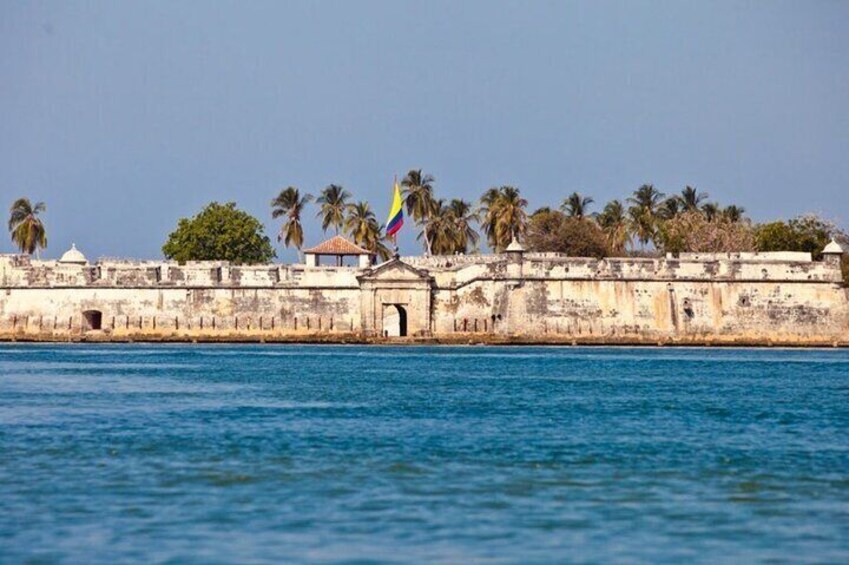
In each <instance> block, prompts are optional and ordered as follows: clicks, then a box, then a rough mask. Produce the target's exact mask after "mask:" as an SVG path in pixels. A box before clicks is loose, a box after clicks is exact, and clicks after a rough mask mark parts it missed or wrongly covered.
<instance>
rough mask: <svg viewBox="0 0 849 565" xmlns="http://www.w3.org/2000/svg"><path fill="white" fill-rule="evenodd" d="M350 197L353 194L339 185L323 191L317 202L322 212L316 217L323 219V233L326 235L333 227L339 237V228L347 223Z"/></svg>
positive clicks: (332, 185) (329, 186) (330, 186)
mask: <svg viewBox="0 0 849 565" xmlns="http://www.w3.org/2000/svg"><path fill="white" fill-rule="evenodd" d="M350 197H351V194H350V193H349V192H348V191H347V190H345V189H344V188H342V187H341V186H339V185H338V184H330V185H327V187H326V188H325V189H324V190H322V191H321V196H319V197H318V199H317V200H316V203H318V204H319V205H320V206H321V210H319V212H318V214H316V217H320V218H321V229H322V231H324V232H325V233H326V232H327V228H328V227H330V226H333V228H334V229H335V230H336V235H339V228H341V227H342V225H343V224H344V223H345V209H346V206H347V200H348V198H350Z"/></svg>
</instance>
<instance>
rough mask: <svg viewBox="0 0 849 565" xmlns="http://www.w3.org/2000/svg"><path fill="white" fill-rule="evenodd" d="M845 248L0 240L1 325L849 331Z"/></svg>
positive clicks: (770, 341)
mask: <svg viewBox="0 0 849 565" xmlns="http://www.w3.org/2000/svg"><path fill="white" fill-rule="evenodd" d="M840 258H841V255H840V253H827V254H826V255H825V257H824V259H823V260H822V261H813V260H812V259H811V257H810V255H808V254H804V253H763V254H755V253H750V254H718V255H713V254H681V256H679V257H671V256H669V257H666V258H661V259H635V258H609V259H601V260H597V259H587V258H575V257H566V256H562V255H558V254H531V253H525V252H524V251H521V250H513V251H510V252H507V253H503V254H499V255H469V256H457V257H403V258H398V259H393V260H391V261H388V262H386V263H383V264H380V265H376V266H371V267H329V266H307V265H300V264H296V265H278V264H274V265H260V266H234V265H230V264H228V263H226V262H197V263H191V262H190V263H187V264H184V265H178V264H176V263H173V262H163V261H117V260H101V261H98V262H96V263H94V264H90V263H88V262H86V261H85V260H84V258H83V259H82V260H81V261H76V262H66V261H61V260H60V261H33V260H31V259H30V258H29V257H26V256H20V255H0V339H4V340H12V339H14V340H41V341H68V340H81V339H85V340H102V341H110V340H115V341H125V340H162V341H169V340H177V341H180V340H182V341H190V340H198V341H361V340H368V341H371V340H375V341H379V340H383V339H387V338H389V339H392V338H395V337H403V336H406V337H407V339H411V340H415V339H418V340H423V341H436V342H469V341H471V342H493V343H500V342H517V343H527V342H536V343H610V344H619V343H633V344H716V345H722V344H747V345H828V346H832V345H843V346H849V291H847V289H846V288H845V287H844V285H843V283H842V279H841V274H840Z"/></svg>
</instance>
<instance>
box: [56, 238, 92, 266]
mask: <svg viewBox="0 0 849 565" xmlns="http://www.w3.org/2000/svg"><path fill="white" fill-rule="evenodd" d="M59 262H60V263H70V264H72V265H85V264H86V263H88V260H87V259H86V258H85V255H83V254H82V253H80V250H79V249H77V245H76V244H75V243H72V244H71V248H70V249H69V250H67V251H65V253H64V254H63V255H62V258H61V259H59Z"/></svg>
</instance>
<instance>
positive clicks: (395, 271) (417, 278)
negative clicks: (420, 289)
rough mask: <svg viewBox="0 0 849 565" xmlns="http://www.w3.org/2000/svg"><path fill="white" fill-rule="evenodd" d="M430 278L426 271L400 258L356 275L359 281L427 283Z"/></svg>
mask: <svg viewBox="0 0 849 565" xmlns="http://www.w3.org/2000/svg"><path fill="white" fill-rule="evenodd" d="M432 278H433V277H431V276H430V274H429V273H428V272H427V271H424V270H421V269H416V268H415V267H412V266H410V265H408V264H407V263H404V262H403V261H401V260H400V259H391V260H389V261H387V262H385V263H383V264H381V265H377V266H376V267H374V268H372V269H369V270H368V271H366V272H365V273H363V274H362V275H360V276H358V277H357V279H359V281H360V282H361V283H363V282H368V283H381V282H407V283H425V284H429V283H430V281H431V280H432Z"/></svg>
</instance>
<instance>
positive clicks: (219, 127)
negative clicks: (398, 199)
mask: <svg viewBox="0 0 849 565" xmlns="http://www.w3.org/2000/svg"><path fill="white" fill-rule="evenodd" d="M847 29H849V2H841V1H809V2H780V1H761V2H752V1H736V2H721V1H719V2H693V1H677V0H676V1H669V2H662V1H654V2H642V1H637V0H633V1H627V2H610V1H592V2H591V1H586V2H543V1H517V2H496V1H475V0H466V1H463V2H457V1H427V2H425V1H421V2H405V1H399V0H392V1H385V2H383V1H381V2H370V1H359V2H353V1H344V2H343V1H324V2H276V1H275V2H259V1H251V2H225V1H215V2H209V1H203V2H201V1H197V2H195V1H146V2H127V1H104V2H79V1H62V2H38V1H18V0H4V1H3V2H0V205H2V206H3V207H4V209H5V208H6V207H8V206H10V205H11V203H12V201H13V200H15V199H16V198H18V197H20V196H26V197H29V198H30V199H32V200H33V201H44V202H45V203H46V204H47V212H46V213H45V214H44V222H45V225H46V227H47V230H48V238H49V245H48V249H47V251H46V253H44V256H46V257H58V256H60V255H61V254H62V252H64V251H65V250H66V249H67V248H68V247H69V246H70V244H71V243H72V242H75V243H76V244H77V247H78V248H80V249H81V250H82V251H83V252H84V253H85V254H86V255H87V256H88V257H89V259H95V258H97V257H140V258H150V259H154V258H161V257H162V251H161V247H162V244H163V243H164V242H165V240H166V238H167V235H168V233H170V232H171V231H172V230H173V229H174V227H175V226H176V223H177V220H178V219H179V218H181V217H186V216H191V215H194V214H196V213H197V212H199V211H200V209H201V208H202V207H203V206H204V205H205V204H207V203H209V202H211V201H222V202H226V201H235V202H237V204H238V205H239V207H241V208H243V209H245V210H247V211H248V212H250V213H252V214H254V215H256V216H257V217H258V218H259V219H260V220H261V221H263V222H264V224H265V226H266V233H267V234H268V235H270V236H271V237H272V240H274V236H275V235H276V233H277V231H278V229H279V225H277V223H276V222H275V221H274V220H272V219H271V215H270V208H269V203H270V201H271V199H272V198H273V197H274V196H275V195H276V194H277V193H278V192H279V190H280V189H282V188H285V187H287V186H290V185H291V186H296V187H298V188H299V189H301V190H302V191H304V192H309V193H311V194H317V193H318V192H319V191H320V190H321V189H322V188H323V187H325V186H326V185H328V184H330V183H335V184H341V185H343V186H344V187H345V188H346V189H347V190H348V191H349V192H351V193H352V194H353V195H354V198H355V199H357V200H366V201H368V202H370V203H371V205H372V207H373V208H374V210H375V212H376V215H377V217H378V219H379V220H380V221H384V219H385V216H386V214H387V212H388V207H389V204H390V196H391V186H392V180H393V177H394V176H395V175H398V177H399V178H400V177H402V176H403V175H404V173H405V172H406V171H407V170H409V169H411V168H422V169H424V171H425V172H427V173H430V174H432V175H433V176H434V177H435V178H436V183H435V187H436V192H437V196H438V197H440V198H448V199H450V198H464V199H467V200H476V199H477V198H478V197H479V196H480V195H481V193H483V192H484V190H486V189H487V188H489V187H491V186H500V185H504V184H510V185H514V186H517V187H519V188H520V189H521V190H522V193H523V195H524V196H525V197H526V198H527V199H528V200H529V203H530V205H529V208H530V209H531V210H533V209H535V208H537V207H540V206H552V207H556V206H559V205H560V203H561V202H562V201H563V199H564V198H565V197H566V196H567V195H568V194H570V193H571V192H573V191H578V192H580V193H582V194H585V195H589V196H592V197H593V198H594V199H595V201H596V204H595V207H594V208H593V209H594V210H600V209H601V207H603V204H604V203H605V202H606V201H608V200H610V199H613V198H620V199H623V198H625V197H627V196H628V195H629V194H630V193H631V192H632V191H633V190H634V189H636V188H637V187H638V186H640V185H641V184H644V183H652V184H654V185H655V186H656V187H657V188H659V189H660V190H662V191H664V192H666V193H674V192H679V191H680V190H681V189H682V188H684V186H685V185H691V186H695V187H696V188H698V189H700V190H704V191H707V192H708V193H709V194H710V196H711V198H712V199H713V200H717V201H719V202H720V203H721V204H731V203H734V204H737V205H741V206H743V207H745V208H746V210H747V213H748V214H749V215H750V216H751V217H752V218H753V219H755V220H756V221H765V220H771V219H776V218H789V217H792V216H795V215H797V214H799V213H804V212H816V213H820V214H823V215H824V216H825V217H827V218H829V219H832V220H835V221H837V222H838V223H839V224H841V225H843V226H844V227H849V183H847V179H849V63H847V62H849V33H847ZM315 212H316V208H315V207H311V208H310V209H309V210H308V212H307V214H306V216H305V217H304V224H305V231H306V243H307V245H313V244H316V243H318V242H320V241H321V240H322V239H323V236H322V233H321V227H320V221H319V220H318V219H315V218H314V217H313V215H314V214H315ZM4 225H5V222H4ZM415 236H416V230H415V229H413V228H412V226H411V224H410V222H409V221H408V223H407V224H406V225H405V227H404V228H403V229H402V232H401V235H400V243H401V248H402V252H407V253H410V252H416V251H417V250H418V249H419V247H418V244H417V243H416V240H415ZM275 243H276V242H275ZM277 249H278V256H279V258H280V260H284V261H291V260H294V259H295V257H296V255H295V253H294V252H293V251H291V250H289V251H287V250H284V249H282V248H281V247H280V246H277ZM14 250H15V248H14V246H13V245H12V243H11V241H10V240H9V238H8V237H3V238H2V239H0V253H8V252H13V251H14Z"/></svg>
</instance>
